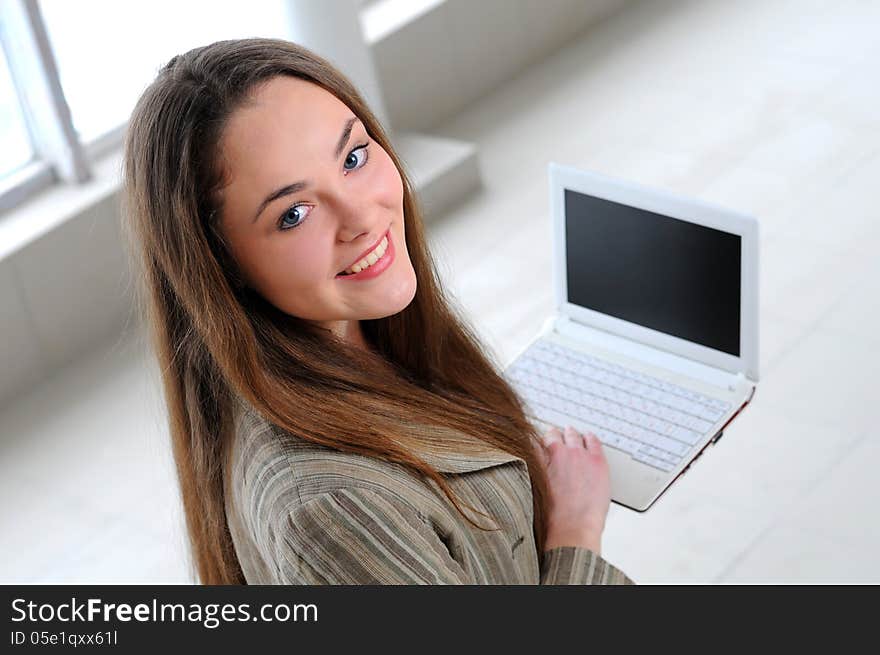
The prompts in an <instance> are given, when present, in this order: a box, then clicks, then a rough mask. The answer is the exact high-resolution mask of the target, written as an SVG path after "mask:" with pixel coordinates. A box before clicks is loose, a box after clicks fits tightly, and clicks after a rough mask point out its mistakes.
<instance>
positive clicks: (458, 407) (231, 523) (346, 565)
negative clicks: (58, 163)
mask: <svg viewBox="0 0 880 655" xmlns="http://www.w3.org/2000/svg"><path fill="white" fill-rule="evenodd" d="M124 178H125V188H124V193H125V214H126V217H127V221H128V223H127V225H128V228H129V230H128V233H129V236H130V239H131V244H132V246H133V248H134V250H135V252H136V256H137V264H139V266H140V268H141V270H140V275H139V279H141V280H142V281H143V284H142V288H141V289H140V291H141V294H142V296H143V300H142V305H143V307H144V308H145V310H146V318H147V320H148V322H149V325H150V326H151V330H152V338H153V343H154V347H155V351H156V353H157V356H158V359H159V363H160V368H161V372H162V377H163V384H164V391H165V398H166V402H167V405H168V410H169V420H170V431H171V436H172V442H173V451H174V457H175V461H176V464H177V470H178V475H179V480H180V485H181V491H182V496H183V503H184V509H185V514H186V522H187V529H188V532H189V537H190V541H191V548H192V553H193V556H194V561H195V565H196V568H197V570H198V575H199V578H200V579H201V581H202V582H203V583H204V584H240V583H252V584H253V583H259V584H266V583H297V584H299V583H309V584H314V583H330V584H339V583H345V584H368V583H369V584H377V583H381V584H385V583H391V584H394V583H466V584H467V583H489V584H498V583H507V584H515V583H539V582H540V583H542V584H566V583H588V584H589V583H607V582H614V583H617V582H622V583H631V580H629V578H627V577H626V576H625V575H624V574H623V573H622V572H620V571H619V570H618V569H616V568H615V567H613V566H612V565H611V564H609V563H608V562H606V561H605V560H604V559H602V558H601V555H600V539H601V533H602V530H603V529H604V523H605V517H606V514H607V511H608V506H609V502H610V501H609V483H608V470H607V462H606V461H605V459H604V456H603V455H602V450H601V445H600V444H599V442H598V440H597V439H596V438H595V437H592V436H590V435H588V436H587V437H582V436H581V435H579V434H577V433H576V432H574V431H573V430H571V429H566V432H565V434H563V433H561V432H560V431H559V430H552V431H550V432H549V433H548V434H547V435H546V440H545V441H542V439H541V435H540V434H539V433H538V432H537V431H536V429H535V428H534V427H533V425H532V424H531V423H530V422H529V421H528V420H527V418H526V416H525V414H524V408H523V405H521V403H520V400H519V399H518V397H517V396H516V395H515V393H514V392H513V391H512V390H511V388H510V387H509V386H508V384H507V383H506V382H505V381H504V380H503V379H502V377H500V375H499V374H498V372H497V368H496V367H495V366H494V365H493V363H492V362H491V361H489V359H488V358H487V356H486V355H485V354H484V353H483V351H482V350H481V348H480V345H479V343H478V340H477V339H476V338H475V336H474V333H473V331H472V330H471V329H470V328H469V327H468V326H467V325H466V324H465V321H464V320H462V318H460V317H459V316H457V315H456V314H455V313H454V312H453V311H452V309H451V308H450V305H449V302H448V301H447V300H446V298H445V297H444V296H443V293H442V291H441V289H440V287H439V284H438V277H437V275H436V270H435V268H434V264H433V262H432V260H431V257H430V255H429V253H428V251H427V249H426V240H425V234H424V226H423V225H422V221H421V217H420V213H419V208H418V205H417V202H416V199H415V195H414V193H413V191H412V187H411V184H410V182H409V180H408V178H407V175H406V174H405V172H404V170H403V167H402V165H401V163H400V161H399V159H398V158H397V155H396V154H395V153H394V150H393V148H392V146H391V144H390V143H389V141H388V137H387V136H386V135H385V133H384V132H383V130H382V127H381V126H380V125H379V123H378V122H377V121H376V119H375V117H374V116H373V114H372V113H371V112H370V110H369V109H368V108H367V106H366V105H365V104H364V102H363V100H362V99H361V97H360V96H359V95H358V93H357V91H356V90H355V89H354V88H353V86H352V85H351V83H350V82H349V81H348V80H346V78H345V77H344V76H343V75H341V74H340V73H339V72H338V71H336V70H335V69H334V68H333V67H332V66H330V65H329V64H328V63H327V62H326V61H324V60H322V59H321V58H319V57H317V56H315V55H314V54H313V53H311V52H309V51H307V50H305V49H303V48H301V47H298V46H296V45H294V44H291V43H288V42H285V41H280V40H273V39H247V40H238V41H221V42H218V43H214V44H212V45H209V46H206V47H202V48H196V49H194V50H191V51H190V52H187V53H186V54H184V55H181V56H177V57H174V58H173V59H172V60H171V61H170V62H169V63H168V64H167V65H166V66H165V67H164V68H163V69H162V70H161V71H160V73H159V75H158V77H157V79H156V80H155V81H154V82H153V83H152V84H151V85H150V87H149V88H148V89H147V90H146V91H145V92H144V94H143V96H142V97H141V99H140V100H139V102H138V104H137V106H136V108H135V110H134V112H133V114H132V117H131V120H130V125H129V129H128V133H127V137H126V144H125V162H124ZM471 511H472V512H473V513H474V514H476V515H477V517H478V518H479V517H481V519H483V520H485V522H484V523H481V522H478V521H477V520H476V519H475V518H474V517H473V516H471V515H470V512H471Z"/></svg>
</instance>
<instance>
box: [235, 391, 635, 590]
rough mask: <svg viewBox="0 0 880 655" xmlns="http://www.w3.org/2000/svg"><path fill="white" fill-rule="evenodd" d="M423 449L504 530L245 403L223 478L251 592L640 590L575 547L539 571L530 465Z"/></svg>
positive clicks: (388, 467) (418, 483)
mask: <svg viewBox="0 0 880 655" xmlns="http://www.w3.org/2000/svg"><path fill="white" fill-rule="evenodd" d="M415 452H416V454H417V455H418V456H419V457H421V458H422V459H424V461H426V462H427V463H429V464H431V465H432V466H434V467H436V469H437V470H438V471H440V472H441V473H443V474H444V475H445V479H446V480H447V482H448V483H449V485H450V487H451V488H452V491H453V493H454V494H455V495H456V497H457V498H458V499H460V500H463V501H464V502H465V503H467V504H469V505H471V506H472V507H475V508H477V509H479V510H480V511H482V512H485V513H487V514H488V515H489V516H490V517H492V519H493V521H494V522H495V524H496V525H498V526H499V527H501V528H502V529H501V530H496V531H491V532H489V531H483V530H480V529H478V528H475V527H474V526H472V525H471V524H470V523H468V522H467V521H466V520H465V519H464V518H463V517H462V516H461V515H460V514H459V513H458V510H456V508H455V506H454V505H452V503H451V502H449V500H448V499H447V498H446V497H445V496H444V495H443V494H442V492H441V491H440V490H439V487H437V485H436V484H435V483H434V482H433V481H431V480H427V481H426V480H424V479H421V478H418V477H416V476H414V475H413V474H411V473H410V472H409V471H407V470H405V469H404V467H402V466H400V465H398V464H395V463H391V462H386V461H383V460H379V459H376V458H371V457H365V456H362V455H355V454H349V453H341V452H339V451H336V450H333V449H331V448H327V447H324V446H319V445H315V444H312V443H310V442H307V441H304V440H302V439H299V438H296V437H294V436H292V435H290V433H288V432H286V431H283V430H280V429H279V428H277V427H275V426H273V425H271V424H270V423H269V422H268V421H267V420H266V419H265V418H263V417H262V416H260V415H259V414H258V413H257V412H256V410H254V409H253V408H252V407H250V405H248V404H245V403H244V401H241V400H240V401H239V404H238V414H237V418H236V431H235V439H234V443H233V444H232V448H231V449H230V452H229V454H228V457H227V459H226V462H225V464H224V480H226V484H227V490H226V497H225V503H226V516H227V520H228V523H229V529H230V532H231V535H232V540H233V543H234V545H235V551H236V554H237V556H238V559H239V562H240V564H241V567H242V570H243V572H244V576H245V579H246V580H247V582H248V584H547V585H561V584H634V583H633V581H632V580H630V579H629V577H627V576H626V575H625V574H624V573H623V572H622V571H620V570H619V569H617V568H616V567H614V566H613V565H611V564H610V563H609V562H607V561H606V560H605V559H603V558H602V557H600V556H599V555H597V554H595V553H594V552H592V551H590V550H588V549H586V548H579V547H574V546H567V547H559V548H554V549H551V550H549V551H547V552H546V553H545V555H544V563H543V567H541V568H540V570H539V566H538V553H537V550H536V547H535V540H534V534H533V527H532V521H533V516H534V515H533V508H532V492H531V483H530V479H529V474H528V469H527V467H526V463H525V462H524V461H523V460H522V459H520V458H518V457H515V456H513V455H510V454H509V453H505V452H502V451H494V452H492V453H487V454H485V455H481V456H479V457H474V456H467V457H466V458H462V459H456V458H453V457H439V456H437V455H436V454H433V453H428V452H421V451H415ZM465 511H468V510H467V509H465ZM471 518H473V519H474V520H475V521H476V522H477V523H479V524H480V525H483V526H485V527H491V525H492V523H490V522H489V521H488V519H486V518H485V517H482V516H479V515H473V514H472V513H471Z"/></svg>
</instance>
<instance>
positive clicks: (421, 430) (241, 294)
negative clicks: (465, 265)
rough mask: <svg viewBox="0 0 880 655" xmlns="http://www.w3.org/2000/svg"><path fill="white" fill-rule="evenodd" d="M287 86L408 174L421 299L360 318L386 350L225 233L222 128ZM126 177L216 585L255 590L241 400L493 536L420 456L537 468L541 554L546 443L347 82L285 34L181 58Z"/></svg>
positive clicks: (202, 543)
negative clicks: (236, 468) (540, 452)
mask: <svg viewBox="0 0 880 655" xmlns="http://www.w3.org/2000/svg"><path fill="white" fill-rule="evenodd" d="M277 75H290V76H293V77H297V78H300V79H303V80H307V81H309V82H312V83H314V84H317V85H319V86H321V87H322V88H324V89H326V90H327V91H329V92H331V93H333V94H334V95H335V96H336V97H337V98H339V99H340V100H341V101H342V102H343V103H345V104H346V105H347V106H348V107H349V108H350V109H351V110H352V111H353V112H354V114H355V115H356V116H357V117H358V118H360V119H361V121H362V122H363V124H364V126H365V127H366V129H367V132H368V133H369V134H370V136H371V138H372V139H374V140H375V141H376V142H378V143H379V145H380V146H381V147H382V148H383V149H384V150H385V151H386V152H387V153H388V155H389V156H390V157H391V159H392V160H393V161H394V163H395V165H396V166H397V170H398V171H399V172H400V175H401V177H402V179H403V186H404V195H403V210H404V220H405V234H406V247H407V250H408V252H409V255H410V258H411V260H412V265H413V268H414V269H415V273H416V278H417V290H416V294H415V297H414V298H413V300H412V302H411V303H410V304H409V305H408V306H407V307H406V308H405V309H403V310H402V311H400V312H399V313H397V314H394V315H392V316H388V317H385V318H380V319H372V320H362V321H361V326H362V329H363V333H364V337H365V339H366V340H367V342H368V343H369V344H370V346H371V348H372V350H366V349H362V348H360V347H356V346H354V345H350V344H348V343H346V342H344V341H343V340H341V339H338V338H335V337H333V336H332V335H329V334H328V331H327V330H324V329H322V328H318V327H317V326H316V325H314V324H312V323H311V322H308V321H305V320H301V319H299V318H297V317H294V316H290V315H287V314H285V313H283V312H281V311H280V310H279V309H277V308H276V307H274V306H273V305H271V304H270V303H269V302H268V301H266V300H265V299H263V298H262V297H260V296H259V295H258V294H257V293H256V292H255V291H253V290H252V289H250V288H249V287H247V286H246V285H244V284H243V283H242V279H241V275H240V273H239V271H238V269H237V267H236V264H235V262H234V261H233V260H232V258H231V256H230V255H229V251H228V248H227V246H226V244H225V243H224V242H223V239H222V238H221V236H220V233H219V230H218V228H217V214H218V213H219V212H221V211H222V207H221V206H220V201H219V190H221V189H222V188H223V186H224V183H225V182H224V174H225V172H224V170H223V167H222V162H221V161H220V157H219V143H220V138H221V136H222V132H223V129H224V125H225V124H226V122H227V120H228V119H229V117H230V116H231V115H232V114H233V112H235V111H236V110H237V109H238V108H240V107H243V106H244V105H245V104H246V103H248V102H250V100H251V95H250V94H252V92H253V91H254V89H255V87H256V86H257V85H258V84H260V83H262V82H266V81H268V80H269V79H271V78H273V77H274V76H277ZM123 168H124V192H123V208H124V216H125V221H126V224H125V228H126V234H127V236H128V239H129V244H128V246H129V248H130V249H131V251H132V259H133V264H134V266H135V269H136V272H137V275H136V278H137V279H138V281H139V286H138V288H137V290H136V291H137V294H138V299H139V301H138V306H139V307H140V308H141V311H142V312H143V314H144V316H143V317H144V319H145V320H146V321H147V323H148V326H149V328H150V334H151V340H152V345H153V349H154V351H155V354H156V357H157V358H158V363H159V368H160V371H161V375H162V383H163V388H164V394H165V400H166V403H167V408H168V416H169V427H170V434H171V440H172V447H173V453H174V459H175V462H176V466H177V474H178V478H179V482H180V490H181V494H182V499H183V506H184V512H185V517H186V524H187V530H188V533H189V539H190V546H191V550H192V555H193V559H194V563H195V566H196V568H197V571H198V576H199V578H200V579H201V582H202V583H203V584H242V583H244V582H245V580H244V576H243V574H242V571H241V568H240V566H239V563H238V560H237V558H236V555H235V549H234V547H233V543H232V538H231V536H230V534H229V529H228V525H227V521H226V514H225V510H224V480H223V461H224V457H225V453H226V452H227V449H228V445H229V443H230V439H231V438H232V432H233V425H232V422H233V404H234V402H235V400H236V396H237V397H238V398H242V399H245V400H246V401H247V402H248V403H250V405H251V406H252V407H253V408H254V409H256V410H257V411H258V412H259V413H260V414H261V415H262V416H263V417H265V418H266V419H267V420H269V421H270V422H271V423H272V424H273V425H275V426H278V427H279V428H281V429H282V430H286V431H288V432H290V433H292V434H295V435H297V436H298V437H301V438H303V439H306V440H309V441H311V442H314V443H317V444H322V445H324V446H330V447H332V448H335V449H337V450H340V451H344V452H351V453H359V454H362V455H367V456H372V457H377V458H382V459H384V460H386V461H391V462H396V463H398V464H401V465H403V466H406V467H408V468H409V469H410V470H411V471H413V472H415V473H417V474H420V475H422V476H425V477H427V478H429V479H431V480H433V481H434V482H435V483H436V484H437V485H438V486H439V487H440V488H441V489H442V491H443V493H444V494H445V495H446V496H447V497H448V498H449V500H450V502H452V503H453V504H454V505H455V507H456V508H457V509H458V511H460V512H462V514H463V516H464V517H465V519H466V520H468V521H469V522H470V523H471V524H472V525H474V526H476V527H479V528H481V529H486V528H483V526H479V525H477V524H476V523H474V521H472V520H471V519H470V518H469V517H468V516H467V515H465V514H464V512H463V511H462V508H461V504H460V503H459V501H458V500H457V499H456V498H455V497H454V495H453V494H452V492H451V490H450V488H449V486H448V484H447V483H446V482H445V481H444V479H443V476H442V475H441V474H440V473H438V471H437V470H436V469H434V468H432V467H430V466H429V465H427V464H426V463H425V462H424V461H422V460H421V459H419V458H418V457H416V456H415V455H414V454H413V453H412V452H410V449H409V448H408V444H410V445H412V444H414V443H415V440H420V441H421V443H422V444H427V445H428V447H429V448H431V449H433V452H437V453H449V454H452V453H456V452H457V453H462V452H468V451H470V452H473V451H474V449H478V450H483V451H485V450H487V449H496V450H498V449H500V450H504V451H506V452H508V453H511V454H513V455H515V456H517V457H520V458H522V459H524V460H525V461H526V463H527V464H528V469H529V475H530V477H531V480H532V491H533V498H534V513H535V525H534V529H535V540H536V543H537V545H538V553H539V556H540V554H541V553H542V552H543V543H544V520H545V519H544V513H543V511H542V510H543V506H544V499H545V497H546V484H547V483H546V476H545V473H544V470H543V468H542V467H541V465H540V463H539V462H538V460H537V458H536V454H535V451H534V449H533V446H532V443H531V441H532V440H536V439H538V437H539V434H538V432H537V431H536V428H535V427H534V426H533V425H532V424H531V423H530V422H529V421H528V420H527V419H526V416H525V414H524V408H523V406H522V405H521V403H520V400H519V399H518V397H517V396H516V394H515V393H514V392H513V390H512V389H511V387H510V386H509V385H508V384H507V382H506V381H505V380H504V379H503V378H502V377H501V375H500V374H499V370H500V367H499V366H498V365H497V363H496V362H495V361H494V360H492V359H491V358H490V357H489V356H488V355H486V354H485V353H484V349H483V348H482V347H481V345H480V342H479V340H478V338H477V337H476V336H475V333H474V331H473V329H472V328H471V327H469V326H468V325H467V323H466V321H465V320H464V319H463V318H462V317H461V316H460V312H456V311H455V310H454V309H453V308H452V306H451V304H450V302H449V301H448V300H447V299H446V297H445V296H444V294H443V291H442V289H441V287H440V284H439V278H438V276H437V272H436V268H435V264H434V262H433V260H432V258H431V256H430V254H429V252H428V250H427V247H426V239H425V231H424V226H423V221H422V215H421V210H420V207H419V205H418V203H417V200H416V196H415V193H414V191H413V188H412V185H411V182H410V180H409V178H408V176H407V174H406V173H405V171H404V167H403V165H402V164H401V162H400V160H399V158H398V157H397V155H396V153H395V152H394V149H393V147H392V145H391V143H390V142H389V140H388V137H387V136H386V134H385V132H384V131H383V129H382V126H381V125H380V124H379V122H378V121H377V120H376V118H375V116H374V115H373V114H372V112H371V111H370V110H369V108H368V107H367V106H366V104H365V103H364V101H363V99H362V98H361V96H360V95H359V94H358V92H357V90H356V89H355V88H354V86H353V85H352V84H351V82H350V81H349V80H347V79H346V78H345V76H343V75H342V74H341V73H340V72H339V71H338V70H336V69H335V68H334V67H333V66H332V65H330V64H329V63H328V62H327V61H325V60H323V59H322V58H320V57H318V56H316V55H315V54H314V53H312V52H310V51H308V50H306V49H304V48H302V47H300V46H298V45H296V44H293V43H290V42H287V41H283V40H276V39H243V40H230V41H219V42H216V43H213V44H210V45H207V46H204V47H200V48H195V49H193V50H190V51H189V52H187V53H185V54H182V55H178V56H176V57H173V58H172V59H171V60H170V61H169V62H168V64H167V65H165V66H164V67H163V68H162V69H161V70H160V71H159V73H158V75H157V77H156V79H155V80H154V81H153V82H152V83H151V85H150V86H149V87H148V88H147V89H146V91H145V92H144V93H143V95H142V96H141V98H140V99H139V101H138V103H137V106H136V107H135V109H134V111H133V113H132V116H131V119H130V122H129V127H128V131H127V133H126V139H125V158H124V164H123ZM468 507H469V506H468ZM469 508H470V509H474V508H472V507H469ZM474 511H476V510H474ZM477 513H479V514H483V513H482V512H477ZM483 516H485V514H483Z"/></svg>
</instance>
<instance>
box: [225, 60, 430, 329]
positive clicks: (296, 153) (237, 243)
mask: <svg viewBox="0 0 880 655" xmlns="http://www.w3.org/2000/svg"><path fill="white" fill-rule="evenodd" d="M254 99H255V101H256V102H255V104H253V105H251V106H248V107H245V108H243V109H241V110H239V111H237V112H236V113H235V114H233V115H232V117H231V119H230V121H229V124H228V126H227V128H226V130H225V132H224V134H223V138H222V141H221V153H222V157H223V160H222V163H223V165H224V166H225V167H226V171H227V174H228V176H229V180H230V182H229V184H228V186H226V187H225V188H224V190H223V191H222V196H223V211H222V212H221V215H222V222H221V224H220V230H221V232H222V233H223V235H224V237H225V238H226V241H227V243H228V244H229V247H230V250H231V252H232V256H233V257H234V259H235V261H236V262H237V263H238V265H239V267H240V268H241V271H242V273H243V275H244V277H245V281H246V282H247V283H248V284H249V285H250V286H251V287H253V288H254V289H255V290H256V291H257V292H259V293H260V294H261V295H262V296H263V297H264V298H265V299H266V300H268V301H269V302H271V303H272V304H273V305H274V306H276V307H277V308H278V309H280V310H282V311H284V312H285V313H287V314H290V315H292V316H296V317H299V318H302V319H305V320H311V321H314V322H316V323H318V324H320V325H322V326H324V327H327V328H329V329H331V330H333V331H334V332H336V333H337V334H338V335H340V336H343V337H345V336H347V335H350V334H353V333H354V332H357V333H358V334H359V331H358V330H356V329H355V328H357V321H359V320H360V319H372V318H382V317H385V316H390V315H392V314H395V313H397V312H399V311H400V310H402V309H403V308H405V307H406V306H407V305H408V304H409V303H410V302H411V301H412V299H413V296H414V295H415V291H416V277H415V272H414V271H413V267H412V264H411V262H410V260H409V254H408V252H407V249H406V240H405V239H404V221H403V182H402V180H401V177H400V174H399V173H398V171H397V168H396V167H395V166H394V163H393V162H392V160H391V158H390V157H389V156H388V154H387V153H386V152H385V150H383V149H382V148H381V147H380V146H379V144H378V143H376V142H374V141H373V140H372V139H371V138H370V136H369V135H368V134H367V131H366V128H365V127H364V125H363V124H362V123H361V122H360V120H358V119H356V118H355V115H354V113H353V112H352V111H351V110H350V109H349V108H348V107H347V106H346V105H345V104H344V103H343V102H342V101H340V100H339V99H338V98H336V96H334V95H333V94H332V93H330V92H328V91H325V90H324V89H322V88H321V87H319V86H317V85H314V84H311V83H309V82H306V81H304V80H300V79H297V78H293V77H286V76H282V77H276V78H273V79H272V80H270V81H269V82H267V83H265V84H264V85H262V86H261V87H260V88H259V90H258V91H257V93H256V94H255V95H254ZM299 183H301V184H299ZM383 237H387V239H388V240H390V243H389V244H387V246H386V251H385V253H384V254H383V255H382V257H380V258H379V259H378V260H375V263H374V264H373V265H372V266H370V267H368V268H366V269H364V271H363V272H362V273H361V274H356V275H352V276H340V275H339V274H340V273H341V272H343V271H345V270H346V269H350V267H352V266H353V265H354V264H356V263H357V262H359V261H361V260H362V259H363V258H365V257H367V256H368V255H369V257H368V258H367V261H368V262H372V261H373V260H374V259H375V257H376V255H379V254H382V250H381V243H382V240H383ZM377 245H379V252H378V253H373V254H371V253H372V251H373V249H374V247H376V246H377Z"/></svg>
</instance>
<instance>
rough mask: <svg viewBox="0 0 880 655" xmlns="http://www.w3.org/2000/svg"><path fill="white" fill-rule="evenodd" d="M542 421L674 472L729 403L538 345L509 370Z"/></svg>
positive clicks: (546, 344)
mask: <svg viewBox="0 0 880 655" xmlns="http://www.w3.org/2000/svg"><path fill="white" fill-rule="evenodd" d="M504 375H505V377H507V378H508V379H509V380H510V381H511V383H512V384H513V386H514V387H515V388H516V389H517V391H518V392H519V393H520V395H521V396H522V397H523V398H524V400H525V401H526V402H527V403H528V405H529V406H530V407H531V408H532V410H533V412H534V415H535V417H536V418H538V419H539V420H540V421H542V422H544V423H546V424H549V425H548V427H549V426H551V425H555V426H557V427H559V428H560V429H561V428H563V427H564V426H565V425H567V424H569V423H570V422H572V419H575V420H576V421H577V423H578V425H577V428H578V429H579V431H581V432H584V431H590V432H593V433H594V434H595V435H596V436H598V437H599V440H600V441H601V442H602V444H603V445H605V446H611V447H612V448H616V449H618V450H620V451H623V452H625V453H628V454H629V455H631V456H632V457H633V459H636V460H638V461H640V462H644V463H645V464H648V465H650V466H653V467H654V468H657V469H660V470H661V471H665V472H668V471H671V470H672V469H674V468H675V467H676V466H677V465H678V464H679V463H680V462H681V460H682V459H683V458H684V457H685V456H686V455H687V454H688V453H689V452H690V451H691V449H692V448H693V447H694V446H695V445H696V444H697V443H698V442H699V441H700V440H701V439H702V438H703V437H704V436H705V435H706V433H708V432H709V430H710V429H711V428H712V427H713V426H714V425H715V423H717V421H718V420H719V419H720V418H721V417H722V415H723V414H724V413H725V412H726V411H728V410H729V409H730V403H726V402H723V401H720V400H718V399H715V398H710V397H708V396H704V395H702V394H700V393H697V392H694V391H691V390H690V389H685V388H683V387H679V386H677V385H674V384H670V383H669V382H665V381H663V380H659V379H657V378H654V377H651V376H649V375H645V374H644V373H640V372H637V371H633V370H630V369H627V368H625V367H623V366H620V365H618V364H613V363H611V362H608V361H605V360H602V359H598V358H596V357H592V356H590V355H586V354H584V353H581V352H578V351H576V350H572V349H570V348H567V347H565V346H560V345H559V344H557V343H554V342H550V341H543V340H538V341H536V342H535V343H534V344H532V346H531V347H529V349H528V350H526V351H525V352H524V353H523V354H522V355H521V356H520V357H518V358H517V360H516V361H515V362H513V364H512V365H511V366H510V367H509V368H508V369H507V370H506V371H505V373H504Z"/></svg>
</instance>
